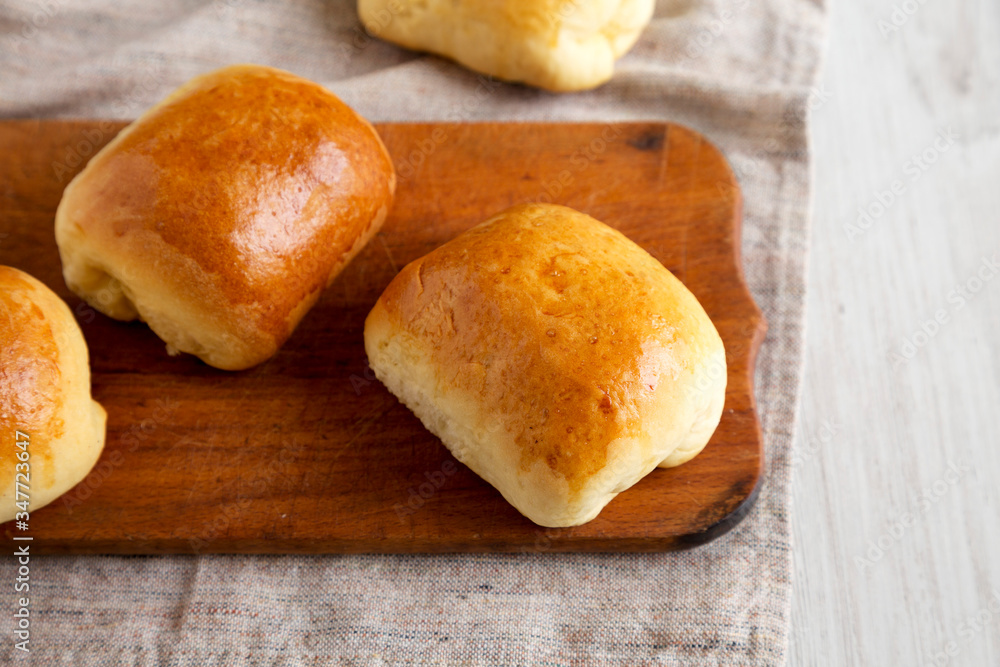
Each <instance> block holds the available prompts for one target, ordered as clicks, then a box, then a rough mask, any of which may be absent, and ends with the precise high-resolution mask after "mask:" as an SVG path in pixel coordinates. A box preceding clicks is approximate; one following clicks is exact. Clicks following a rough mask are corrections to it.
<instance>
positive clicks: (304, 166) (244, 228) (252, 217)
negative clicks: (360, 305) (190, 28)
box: [56, 65, 396, 370]
mask: <svg viewBox="0 0 1000 667" xmlns="http://www.w3.org/2000/svg"><path fill="white" fill-rule="evenodd" d="M395 184H396V178H395V172H394V171H393V167H392V162H391V160H390V158H389V155H388V153H387V152H386V150H385V147H384V146H383V145H382V142H381V141H380V139H379V137H378V135H377V134H376V133H375V130H374V129H373V128H372V127H371V125H369V124H368V123H367V122H366V121H365V120H364V119H363V118H361V117H360V116H358V115H357V114H356V113H354V112H353V111H352V110H351V109H350V108H348V107H347V106H346V105H345V104H344V103H343V102H341V101H340V100H339V99H337V97H335V96H334V95H333V94H332V93H330V92H329V91H327V90H325V89H324V88H322V87H321V86H319V85H317V84H315V83H312V82H310V81H306V80H304V79H301V78H299V77H296V76H294V75H292V74H289V73H287V72H282V71H280V70H276V69H271V68H267V67H259V66H255V65H235V66H232V67H227V68H224V69H221V70H218V71H215V72H211V73H209V74H205V75H203V76H199V77H197V78H195V79H192V80H191V81H189V82H188V83H186V84H184V85H183V86H181V87H180V88H178V89H177V90H176V91H174V92H173V93H171V94H170V95H169V96H168V97H167V98H166V99H165V100H163V101H162V102H160V103H159V104H157V105H156V106H154V107H153V108H152V109H150V110H149V111H147V112H146V113H145V114H144V115H143V116H142V117H141V118H139V119H138V120H137V121H135V122H134V123H132V124H131V125H129V126H128V127H127V128H125V129H124V130H123V131H122V132H121V133H120V134H119V135H118V136H117V137H116V138H115V139H114V140H113V141H112V142H111V143H110V144H108V145H107V146H106V147H105V148H104V149H103V150H101V151H100V152H99V153H98V154H97V155H95V156H94V158H93V159H92V160H91V161H90V163H89V164H88V165H87V167H86V168H85V169H84V170H83V171H82V172H81V173H80V174H79V175H78V176H77V177H76V178H75V179H73V182H72V183H70V184H69V186H68V187H67V188H66V191H65V193H64V195H63V199H62V202H61V203H60V204H59V209H58V212H57V213H56V241H57V243H58V245H59V253H60V255H61V257H62V261H63V273H64V276H65V278H66V283H67V285H69V287H70V289H71V290H73V291H74V292H75V293H76V294H78V295H80V296H81V297H82V298H84V299H85V300H86V301H87V302H88V303H90V304H91V305H92V306H93V307H94V308H97V309H98V310H100V311H101V312H103V313H105V314H107V315H109V316H111V317H114V318H116V319H121V320H131V319H135V318H136V317H138V318H140V319H142V320H144V321H145V322H147V323H148V324H149V326H150V328H152V329H153V331H155V332H156V333H157V335H159V336H160V338H162V339H163V340H164V341H166V343H167V348H168V350H169V351H170V352H171V353H177V352H188V353H190V354H194V355H197V356H198V357H200V358H201V359H203V360H204V361H205V362H206V363H208V364H211V365H212V366H216V367H218V368H223V369H227V370H238V369H243V368H248V367H250V366H253V365H255V364H259V363H261V362H262V361H264V360H266V359H268V358H269V357H270V356H271V355H273V354H274V352H275V351H276V350H277V349H278V348H279V347H280V346H281V345H282V344H283V343H284V342H285V340H287V339H288V337H289V336H290V335H291V333H292V331H293V330H294V329H295V327H296V325H297V324H298V323H299V320H301V319H302V317H303V315H304V314H305V313H306V312H307V311H308V310H309V308H310V307H312V305H313V304H314V303H315V302H316V299H317V298H318V297H319V294H320V291H321V290H322V288H323V287H325V286H326V285H328V284H329V283H330V282H331V281H332V280H333V279H334V278H335V277H336V276H337V274H338V273H339V272H340V270H341V269H342V268H343V267H344V266H345V265H346V264H347V263H348V262H349V261H350V260H351V259H352V258H353V257H354V256H355V255H356V254H357V252H358V251H359V250H360V249H361V248H362V247H363V246H364V245H365V243H367V242H368V240H369V239H370V238H371V237H372V236H373V235H374V234H375V233H376V232H377V231H378V229H379V228H380V227H381V225H382V223H383V221H384V220H385V217H386V213H387V212H388V209H389V206H390V204H391V201H392V196H393V193H394V190H395Z"/></svg>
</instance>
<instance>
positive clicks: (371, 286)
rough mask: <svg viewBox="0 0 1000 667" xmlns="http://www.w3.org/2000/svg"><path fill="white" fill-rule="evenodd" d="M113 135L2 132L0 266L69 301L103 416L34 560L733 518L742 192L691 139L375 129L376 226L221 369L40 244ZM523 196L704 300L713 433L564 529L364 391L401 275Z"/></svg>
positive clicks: (98, 126) (748, 366)
mask: <svg viewBox="0 0 1000 667" xmlns="http://www.w3.org/2000/svg"><path fill="white" fill-rule="evenodd" d="M123 125H124V124H123V123H111V122H103V123H102V122H97V121H79V122H69V121H51V122H40V121H23V122H22V121H11V122H4V123H0V197H2V199H0V201H2V216H0V263H2V264H8V265H11V266H15V267H18V268H20V269H23V270H25V271H28V272H30V273H31V274H33V275H35V276H36V277H38V278H39V279H40V280H42V281H43V282H45V283H46V284H47V285H49V286H50V287H52V288H53V289H54V290H55V291H56V292H57V293H58V294H60V295H61V296H62V297H63V298H65V299H66V301H67V302H68V303H69V305H70V307H71V308H72V309H74V312H75V313H76V315H77V319H78V321H79V322H80V326H81V328H82V329H83V332H84V335H85V336H86V339H87V342H88V344H89V345H90V353H91V365H92V368H93V392H94V397H95V398H96V399H97V400H98V401H100V402H101V403H102V404H103V405H104V406H105V408H106V409H107V411H108V440H107V445H106V447H105V450H104V453H103V455H102V457H101V460H100V461H99V463H98V465H97V466H96V468H95V469H94V471H93V472H92V473H91V474H90V476H89V477H88V478H87V479H86V480H84V481H83V482H81V483H80V484H79V485H78V486H77V487H76V488H74V489H73V490H72V491H70V492H69V493H68V494H67V495H65V496H64V497H63V498H61V499H59V500H57V501H56V502H54V503H53V504H52V505H50V506H49V507H46V508H44V509H41V510H39V511H37V512H33V513H32V520H31V532H32V535H33V536H34V542H33V543H32V544H33V546H32V550H33V551H34V552H38V553H84V552H89V553H134V554H138V553H169V552H271V553H292V552H445V551H661V550H669V549H677V548H684V547H689V546H693V545H696V544H700V543H703V542H705V541H707V540H710V539H712V538H713V537H715V536H717V535H719V534H721V533H723V532H725V531H726V530H728V529H729V528H730V527H732V525H734V524H735V523H736V522H737V521H738V520H739V518H740V517H742V516H743V514H745V513H746V511H747V509H748V508H749V506H750V504H751V503H752V500H753V498H754V497H755V494H756V491H757V489H758V485H759V481H760V474H761V464H762V448H761V434H760V427H759V423H758V420H757V417H756V414H755V408H754V398H753V388H752V380H753V363H754V357H755V355H756V351H757V348H758V346H759V344H760V342H761V340H762V338H763V335H764V329H765V326H764V321H763V318H762V317H761V315H760V312H759V310H758V309H757V307H756V306H755V305H754V303H753V301H752V299H751V298H750V295H749V293H748V292H747V289H746V286H745V284H744V282H743V279H742V275H741V268H740V258H739V248H740V242H739V236H740V235H739V230H740V195H739V189H738V187H737V185H736V182H735V180H734V178H733V175H732V172H731V170H730V169H729V167H728V165H727V164H726V162H725V160H724V159H723V157H722V156H721V155H720V154H719V152H718V151H717V150H716V149H715V148H714V147H712V146H711V145H710V144H709V143H707V142H706V141H705V140H704V139H703V138H702V137H700V136H699V135H697V134H696V133H694V132H692V131H690V130H687V129H685V128H682V127H679V126H676V125H664V124H651V123H650V124H624V125H598V124H584V125H575V124H452V125H433V124H383V125H379V126H377V129H378V131H379V132H380V133H381V135H382V137H383V139H384V141H385V143H386V145H387V146H388V148H389V151H390V153H391V154H392V155H393V159H394V161H395V163H396V166H397V169H398V171H399V173H400V183H399V190H398V196H397V199H396V203H395V206H394V209H393V212H392V215H391V216H390V218H389V220H388V222H387V223H386V225H385V228H384V230H383V231H382V232H381V233H380V234H379V235H378V237H377V238H376V239H375V240H374V241H372V242H371V243H370V244H369V245H368V247H366V248H365V249H364V251H363V252H362V253H361V254H360V255H359V256H358V258H357V259H356V260H355V261H354V262H353V263H352V264H351V265H350V266H349V267H348V268H347V269H346V270H345V272H344V273H343V274H342V275H341V276H340V277H339V278H338V279H337V280H336V282H335V283H334V284H333V286H332V287H330V288H329V289H328V290H327V291H326V292H325V293H324V295H323V297H322V298H321V300H320V301H319V303H318V304H317V305H316V307H315V308H314V309H313V310H312V311H311V312H310V313H309V315H307V317H306V318H305V320H304V321H303V322H302V324H301V325H300V327H299V328H298V330H297V331H296V332H295V334H294V336H293V337H292V339H291V340H290V341H289V342H288V343H287V344H286V345H285V346H284V347H283V348H282V349H281V350H280V352H279V353H278V354H277V356H275V357H274V358H273V359H271V360H270V361H269V362H267V363H265V364H263V365H261V366H259V367H257V368H254V369H251V370H248V371H244V372H240V373H227V372H224V371H218V370H215V369H212V368H210V367H208V366H205V365H204V364H202V363H201V362H199V361H198V360H196V359H194V358H193V357H180V358H171V357H168V356H167V354H166V352H165V349H164V345H163V343H161V342H160V340H159V339H158V338H157V337H156V336H155V335H154V334H153V333H152V332H151V331H149V329H148V328H146V327H145V326H144V325H142V324H139V323H133V324H122V323H118V322H115V321H112V320H110V319H108V318H106V317H104V316H103V315H101V314H99V313H95V312H94V311H93V310H91V309H90V308H89V307H88V306H87V305H86V304H84V303H82V302H81V301H80V300H79V299H78V298H77V297H75V296H74V295H72V294H71V293H70V292H69V291H68V290H67V289H66V286H65V284H64V283H63V280H62V276H61V269H60V264H59V256H58V252H57V250H56V246H55V242H54V239H53V232H52V228H53V217H54V213H55V209H56V206H57V205H58V203H59V198H60V196H61V193H62V190H63V188H64V187H65V185H66V184H67V183H68V182H69V180H70V179H71V178H72V176H73V175H74V174H75V173H77V172H78V171H79V170H80V169H81V168H82V166H83V164H85V162H86V160H87V159H88V158H89V157H90V156H91V155H93V153H94V152H95V151H96V150H97V149H98V148H99V147H100V146H102V145H104V144H105V143H107V142H108V141H110V139H111V138H112V137H113V136H114V134H115V133H116V132H117V131H118V130H120V129H121V127H123ZM539 200H541V201H554V202H557V203H561V204H566V205H568V206H572V207H573V208H576V209H579V210H581V211H583V212H585V213H588V214H590V215H592V216H594V217H596V218H598V219H599V220H602V221H604V222H606V223H608V224H609V225H611V226H613V227H616V228H618V229H620V230H621V231H622V232H624V233H625V234H626V235H627V236H629V237H630V238H632V239H633V240H635V241H636V242H638V243H639V244H640V245H642V246H643V247H645V248H646V249H647V250H648V251H649V252H651V253H652V254H653V255H654V256H656V257H657V258H658V259H659V260H660V261H661V262H663V264H664V265H666V267H667V268H669V269H670V270H671V271H673V272H674V273H675V274H676V275H677V276H678V277H679V278H680V279H681V280H682V281H684V283H685V284H686V285H687V286H688V287H689V288H690V289H691V290H692V291H693V292H694V293H695V295H696V296H697V297H698V298H699V299H700V300H701V302H702V303H703V304H704V306H705V308H706V310H707V311H708V314H709V315H710V316H711V318H712V319H713V321H714V322H715V324H716V326H717V327H718V329H719V331H720V333H721V334H722V338H723V340H724V342H725V344H726V350H727V355H728V362H729V370H728V373H729V378H728V379H729V387H728V390H727V396H726V407H725V411H724V414H723V417H722V423H721V425H720V426H719V429H718V431H717V432H716V434H715V436H714V437H713V439H712V441H711V443H710V444H709V445H708V447H706V449H705V451H704V452H703V453H702V454H701V455H700V456H698V457H697V458H696V459H694V460H693V461H691V462H689V463H687V464H685V465H683V466H680V467H679V468H674V469H671V470H656V471H654V472H653V473H652V474H650V475H649V476H648V477H646V478H645V479H643V480H642V481H641V482H640V483H639V484H637V485H636V486H635V487H634V488H632V489H631V490H629V491H627V492H626V493H623V494H621V495H620V496H619V497H618V498H617V499H615V500H614V501H613V502H612V503H611V504H610V505H608V507H607V508H606V509H605V510H604V511H603V512H602V513H601V514H600V516H599V517H598V518H597V519H595V520H594V521H592V522H590V523H588V524H586V525H584V526H579V527H576V528H568V529H545V528H540V527H538V526H536V525H534V524H532V523H531V522H530V521H528V520H527V519H525V518H523V517H522V516H521V515H520V514H518V512H517V511H516V510H514V509H513V508H512V507H511V506H510V505H508V504H507V502H506V501H504V500H503V498H502V497H501V496H500V494H499V493H497V492H496V491H495V490H494V489H493V488H492V487H490V486H489V485H487V484H486V483H485V482H483V481H481V480H480V479H479V478H478V477H477V476H476V475H475V474H473V473H472V472H471V471H469V470H468V469H467V468H465V467H464V466H462V465H459V464H457V463H455V462H454V460H453V459H452V458H451V456H450V455H449V453H448V451H447V450H446V449H445V448H444V446H443V445H442V444H441V443H440V441H438V440H437V439H436V438H435V437H434V436H432V435H431V434H430V433H428V432H427V431H426V430H424V428H423V427H422V426H421V425H420V422H419V421H417V419H416V418H415V417H414V416H413V415H412V414H411V413H410V412H409V411H408V410H407V409H406V408H404V407H403V406H401V405H400V404H399V403H398V402H397V401H396V399H395V398H394V397H393V396H392V395H391V394H389V393H388V391H386V390H385V388H384V387H382V385H381V384H379V383H378V381H376V380H374V377H373V376H372V374H371V371H370V370H369V369H368V367H367V364H366V361H365V355H364V348H363V345H362V336H361V334H362V326H363V323H364V318H365V316H366V314H367V313H368V310H369V309H370V308H371V306H372V304H373V303H374V302H375V300H376V298H377V297H378V295H379V294H380V293H381V291H382V290H383V288H384V287H385V286H386V285H387V284H388V282H389V280H390V279H391V278H392V277H393V276H394V275H395V274H396V272H397V271H398V269H399V268H400V267H402V266H403V265H404V264H406V263H407V262H409V261H411V260H413V259H416V258H417V257H419V256H421V255H423V254H425V253H427V252H429V251H430V250H432V249H433V248H435V247H437V246H438V245H440V244H441V243H443V242H445V241H447V240H448V239H451V238H452V237H454V236H455V235H457V234H459V233H460V232H462V231H463V230H465V229H468V228H469V227H471V226H473V225H475V224H476V223H478V222H480V221H482V220H484V219H485V218H486V217H488V216H489V215H491V214H493V213H495V212H498V211H500V210H502V209H503V208H505V207H507V206H510V205H512V204H515V203H519V202H524V201H539ZM421 493H422V494H423V496H426V497H422V496H421ZM3 529H4V533H5V535H6V536H7V537H8V538H10V537H11V536H12V535H13V533H14V531H13V528H12V526H11V524H6V525H4V527H3Z"/></svg>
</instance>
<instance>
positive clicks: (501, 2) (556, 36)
mask: <svg viewBox="0 0 1000 667" xmlns="http://www.w3.org/2000/svg"><path fill="white" fill-rule="evenodd" d="M653 4H654V3H653V0H591V1H589V2H584V0H465V1H463V2H453V1H451V0H358V15H359V16H360V17H361V22H362V23H363V24H364V25H365V28H366V30H367V31H368V32H369V33H370V34H372V35H375V36H377V37H380V38H382V39H386V40H389V41H390V42H395V43H397V44H400V45H402V46H405V47H406V48H409V49H414V50H417V51H430V52H431V53H436V54H438V55H442V56H445V57H447V58H451V59H453V60H457V61H458V62H460V63H461V64H463V65H465V66H466V67H468V68H470V69H473V70H475V71H477V72H482V73H483V74H489V75H491V76H495V77H498V78H500V79H506V80H508V81H518V82H523V83H527V84H530V85H532V86H538V87H540V88H547V89H549V90H554V91H571V90H585V89H588V88H594V87H595V86H599V85H600V84H602V83H604V82H605V81H607V80H608V79H610V78H611V75H612V74H613V72H614V65H615V60H616V59H618V58H620V57H621V56H623V55H624V54H625V52H627V51H628V50H629V49H630V48H632V45H633V44H635V41H636V40H637V39H638V38H639V34H640V33H641V32H642V30H643V28H645V27H646V25H647V24H648V23H649V20H650V19H651V18H652V16H653Z"/></svg>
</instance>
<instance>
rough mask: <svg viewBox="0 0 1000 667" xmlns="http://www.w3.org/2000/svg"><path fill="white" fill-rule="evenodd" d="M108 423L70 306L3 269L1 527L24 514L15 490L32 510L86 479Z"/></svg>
mask: <svg viewBox="0 0 1000 667" xmlns="http://www.w3.org/2000/svg"><path fill="white" fill-rule="evenodd" d="M105 421H106V415H105V413H104V408H102V407H101V406H100V404H99V403H97V401H94V400H93V399H91V397H90V366H89V365H88V355H87V343H86V342H85V341H84V340H83V334H82V333H81V332H80V327H79V326H77V323H76V320H75V319H73V314H72V313H71V312H70V310H69V308H68V307H67V306H66V304H65V303H64V302H63V300H62V299H60V298H59V297H58V296H56V294H55V293H54V292H52V290H50V289H49V288H48V287H46V286H45V285H43V284H42V283H40V282H38V281H37V280H35V279H34V278H32V277H31V276H29V275H28V274H26V273H23V272H22V271H18V270H17V269H12V268H10V267H9V266H0V442H2V443H3V446H2V447H0V522H4V521H10V520H11V519H13V518H14V516H15V514H16V513H20V512H21V511H22V508H19V507H17V506H16V505H15V504H14V503H15V500H16V501H18V502H20V501H24V500H25V496H24V495H20V496H16V491H18V490H19V491H20V492H21V493H22V494H26V495H27V501H28V505H27V508H28V510H29V511H31V512H33V511H35V510H38V509H41V508H42V507H44V506H45V505H47V504H48V503H50V502H52V501H53V500H55V499H56V498H58V497H59V496H60V495H62V494H63V493H65V492H66V491H69V490H70V489H71V488H73V487H74V486H75V485H76V484H77V483H78V482H80V480H82V479H83V478H84V477H86V476H87V473H89V472H90V469H91V468H93V467H94V464H95V463H97V459H98V457H99V456H100V455H101V450H102V449H103V448H104V426H105ZM19 432H20V434H24V435H27V436H28V437H27V438H25V437H23V436H22V435H19ZM18 442H22V443H25V444H24V445H23V446H18V445H16V443H18ZM19 472H20V473H23V474H25V476H24V477H19V478H16V475H17V473H19ZM15 481H20V482H21V483H22V484H24V485H25V486H21V487H16V486H15ZM19 518H23V517H19Z"/></svg>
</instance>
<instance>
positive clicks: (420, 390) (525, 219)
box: [365, 204, 726, 527]
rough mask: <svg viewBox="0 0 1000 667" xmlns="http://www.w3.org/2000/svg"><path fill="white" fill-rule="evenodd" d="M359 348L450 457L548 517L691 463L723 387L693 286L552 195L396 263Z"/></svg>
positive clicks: (569, 514)
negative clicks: (662, 469) (550, 199)
mask: <svg viewBox="0 0 1000 667" xmlns="http://www.w3.org/2000/svg"><path fill="white" fill-rule="evenodd" d="M365 350H366V352H367V354H368V360H369V363H370V365H371V367H372V369H373V370H374V371H375V375H376V376H377V377H378V378H379V380H381V381H382V382H383V383H384V384H385V385H386V387H388V389H389V390H390V391H391V392H392V393H394V394H395V395H396V396H397V397H398V398H399V399H400V400H401V401H402V402H403V403H404V404H405V405H406V406H407V407H409V408H410V409H411V410H412V411H413V412H414V414H416V415H417V417H419V418H420V420H421V421H422V422H423V424H424V426H426V427H427V428H428V429H429V430H430V431H431V432H432V433H434V434H435V435H437V436H438V437H439V438H441V441H442V442H443V443H444V444H445V445H446V446H447V447H448V449H450V450H451V452H452V454H454V456H455V458H457V459H458V460H459V461H461V462H462V463H464V464H466V465H467V466H469V467H470V468H471V469H472V470H473V471H474V472H476V473H477V474H479V475H480V476H481V477H483V478H484V479H485V480H486V481H488V482H489V483H490V484H492V485H493V486H494V487H496V488H497V490H499V491H500V493H502V494H503V496H504V497H505V498H506V499H507V500H508V501H509V502H510V503H511V504H512V505H514V506H515V507H516V508H517V509H518V510H519V511H520V512H521V513H522V514H524V515H525V516H527V517H528V518H529V519H531V520H532V521H534V522H535V523H538V524H540V525H542V526H549V527H563V526H575V525H578V524H581V523H585V522H587V521H590V520H591V519H593V518H594V517H595V516H597V514H598V512H600V511H601V509H602V508H603V507H604V506H605V505H607V504H608V502H610V501H611V500H612V499H613V498H614V497H615V496H616V495H617V494H618V493H620V492H622V491H625V490H626V489H628V488H629V487H631V486H632V485H633V484H635V483H636V482H638V481H639V480H640V479H642V478H643V477H645V476H646V475H647V474H648V473H649V472H650V471H652V470H653V469H654V468H656V467H657V466H662V467H671V466H675V465H679V464H681V463H684V462H685V461H688V460H689V459H691V458H693V457H694V456H695V455H697V454H698V453H699V452H700V451H701V450H702V449H703V448H704V447H705V445H706V444H707V443H708V441H709V438H711V436H712V433H714V432H715V428H716V427H717V426H718V424H719V419H720V417H721V416H722V407H723V404H724V402H725V396H726V373H725V368H726V352H725V349H724V347H723V344H722V339H721V338H720V337H719V333H718V332H717V331H716V329H715V326H714V325H713V324H712V321H711V320H710V319H709V317H708V315H707V314H706V313H705V310H704V309H703V308H702V306H701V304H699V303H698V300H697V299H696V298H695V297H694V295H693V294H691V292H690V291H689V290H688V289H687V288H686V287H685V286H684V285H683V283H681V282H680V281H679V280H677V278H675V277H674V276H673V274H671V273H670V272H669V271H668V270H667V269H666V268H664V267H663V265H662V264H660V263H659V262H658V261H656V260H655V259H654V258H653V257H651V256H650V255H649V253H647V252H646V251H645V250H643V249H642V248H640V247H639V246H638V245H636V244H635V243H633V242H632V241H630V240H629V239H628V238H626V237H625V236H624V235H623V234H621V233H620V232H618V231H616V230H614V229H612V228H610V227H608V226H606V225H604V224H602V223H600V222H598V221H597V220H595V219H593V218H591V217H590V216H587V215H584V214H583V213H579V212H577V211H574V210H572V209H570V208H566V207H564V206H555V205H546V204H526V205H521V206H516V207H514V208H511V209H509V210H507V211H504V212H503V213H500V214H499V215H497V216H494V217H493V218H491V219H490V220H488V221H486V222H484V223H482V224H481V225H478V226H477V227H474V228H473V229H471V230H469V231H467V232H465V233H464V234H462V235H460V236H458V237H457V238H455V239H453V240H452V241H450V242H448V243H446V244H445V245H443V246H442V247H440V248H438V249H437V250H435V251H433V252H431V253H430V254H428V255H426V256H425V257H423V258H421V259H418V260H416V261H414V262H412V263H410V264H409V265H407V266H406V267H405V268H404V269H403V270H402V271H401V272H400V273H399V275H398V276H397V277H396V278H395V279H394V280H393V281H392V282H391V283H390V284H389V286H388V287H387V288H386V290H385V292H384V293H383V294H382V296H381V297H380V298H379V300H378V302H376V304H375V307H374V308H373V309H372V311H371V314H369V316H368V318H367V320H366V322H365Z"/></svg>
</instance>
